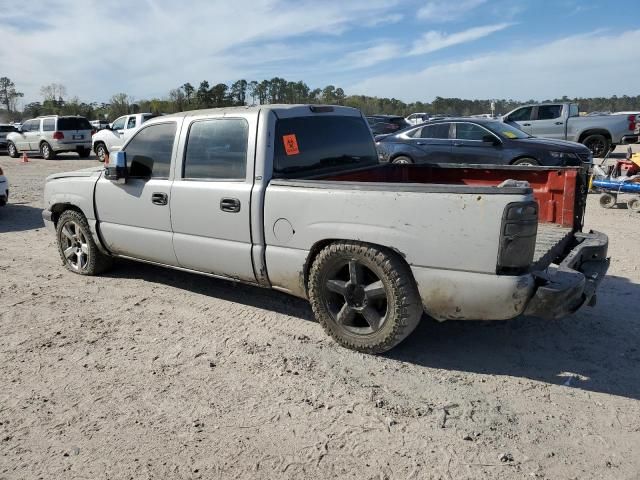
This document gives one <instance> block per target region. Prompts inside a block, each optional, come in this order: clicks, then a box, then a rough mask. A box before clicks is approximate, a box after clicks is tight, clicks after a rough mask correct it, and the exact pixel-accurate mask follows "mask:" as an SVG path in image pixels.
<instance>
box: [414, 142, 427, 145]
mask: <svg viewBox="0 0 640 480" xmlns="http://www.w3.org/2000/svg"><path fill="white" fill-rule="evenodd" d="M416 145H426V143H425V142H416Z"/></svg>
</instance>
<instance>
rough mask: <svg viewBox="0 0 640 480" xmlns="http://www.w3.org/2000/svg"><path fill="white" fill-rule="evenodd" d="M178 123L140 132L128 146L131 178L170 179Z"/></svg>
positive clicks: (148, 128) (157, 126) (157, 125)
mask: <svg viewBox="0 0 640 480" xmlns="http://www.w3.org/2000/svg"><path fill="white" fill-rule="evenodd" d="M175 137H176V123H175V122H171V123H159V124H156V125H150V126H148V127H147V128H143V129H142V130H140V131H139V132H138V133H137V134H136V136H135V137H133V138H132V139H131V141H130V142H129V143H128V144H127V146H126V147H125V149H124V151H125V152H126V153H127V163H128V164H129V176H130V177H133V178H169V171H170V168H171V153H172V152H173V142H174V140H175Z"/></svg>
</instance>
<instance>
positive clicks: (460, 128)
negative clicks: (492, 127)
mask: <svg viewBox="0 0 640 480" xmlns="http://www.w3.org/2000/svg"><path fill="white" fill-rule="evenodd" d="M487 135H490V134H489V132H487V131H486V130H485V129H484V128H482V127H481V126H479V125H476V124H475V123H456V139H458V140H476V141H479V142H481V141H482V139H483V138H484V137H485V136H487Z"/></svg>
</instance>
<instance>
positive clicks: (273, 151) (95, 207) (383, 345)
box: [42, 105, 608, 353]
mask: <svg viewBox="0 0 640 480" xmlns="http://www.w3.org/2000/svg"><path fill="white" fill-rule="evenodd" d="M509 179H511V180H509ZM545 179H546V180H545ZM527 180H531V181H532V183H531V184H529V183H528V182H527ZM534 180H535V181H534ZM586 182H587V178H586V174H583V169H581V168H578V167H573V168H571V167H569V168H560V169H557V168H556V169H554V168H544V167H530V168H528V169H526V168H523V169H513V168H511V167H502V169H501V168H500V167H495V168H493V169H489V170H488V169H487V168H485V167H483V168H477V169H473V168H469V167H465V168H460V167H450V168H444V167H443V168H434V167H432V166H430V165H422V166H420V165H400V166H393V165H380V164H379V163H378V160H377V155H376V149H375V145H374V143H373V140H372V137H371V134H370V131H369V128H368V126H367V124H366V123H365V121H364V119H363V118H362V116H361V114H360V112H359V111H358V110H355V109H352V108H347V107H338V106H323V105H288V106H270V105H263V106H259V107H253V108H237V107H236V108H226V109H212V110H201V111H194V112H183V113H179V114H174V115H169V116H165V117H160V118H155V119H153V120H150V121H148V122H146V123H145V124H144V125H142V126H141V127H140V129H138V130H137V131H136V132H135V133H134V135H133V136H132V137H131V138H130V139H129V140H127V142H126V143H125V145H124V146H123V148H122V149H121V151H118V152H114V153H113V154H112V155H110V159H109V163H108V165H107V168H106V169H105V168H103V167H102V166H100V167H96V168H93V169H85V170H80V171H76V172H67V173H57V174H54V175H51V176H49V177H48V178H47V180H46V183H45V188H44V204H45V210H44V211H43V213H42V216H43V219H44V221H45V223H46V225H47V227H49V228H51V229H53V230H54V231H55V232H56V233H55V234H56V238H57V242H58V253H59V254H60V258H61V259H62V263H63V265H64V266H65V267H66V268H67V269H69V270H70V271H72V272H74V273H77V274H81V275H95V274H98V273H100V272H102V271H104V270H106V269H107V268H108V267H109V266H110V264H111V262H112V260H113V259H114V258H118V257H123V258H130V259H136V260H140V261H144V262H150V263H154V264H158V265H162V266H166V267H171V268H177V269H181V270H187V271H191V272H196V273H202V274H205V275H209V276H213V277H219V278H226V279H231V280H233V281H240V282H246V283H249V284H254V285H258V286H262V287H267V288H274V289H277V290H280V291H283V292H287V293H289V294H292V295H295V296H298V297H302V298H308V299H309V300H310V302H311V305H312V308H313V312H314V315H315V317H316V318H317V319H318V320H319V322H320V324H321V325H322V326H323V328H324V329H325V330H326V332H327V333H328V334H329V335H331V336H332V337H333V338H334V339H336V340H337V341H338V342H339V343H340V344H342V345H344V346H346V347H348V348H353V349H355V350H359V351H362V352H369V353H379V352H383V351H386V350H389V349H390V348H392V347H393V346H394V345H396V344H398V343H399V342H400V341H402V339H404V338H405V337H406V336H407V335H408V334H409V333H410V332H411V331H412V330H413V329H414V328H415V327H416V325H417V324H418V322H419V321H420V318H421V316H422V313H423V311H426V312H427V313H429V314H430V315H432V316H433V317H435V318H437V319H440V320H446V319H469V320H471V319H475V320H488V319H503V320H506V319H509V318H513V317H516V316H518V315H520V314H522V313H525V312H526V313H527V314H533V315H539V316H543V317H548V318H556V317H560V316H563V315H567V314H569V313H571V312H573V311H575V310H576V309H577V308H579V307H580V306H581V305H582V304H585V303H592V301H593V300H595V298H594V292H595V289H596V287H597V285H598V283H599V282H600V281H601V280H602V278H603V276H604V273H605V272H606V270H607V266H608V261H607V259H606V251H607V244H608V240H607V238H606V236H605V235H603V234H599V233H593V232H592V233H581V230H582V219H583V215H584V208H585V205H586V202H585V199H586V188H585V185H586ZM532 186H534V187H535V190H534V189H532ZM536 199H537V202H536ZM203 206H205V207H206V208H203ZM416 212H420V215H419V216H418V217H419V218H418V217H416ZM538 222H541V223H538ZM537 230H539V231H541V232H545V233H544V235H542V237H541V238H540V241H537V236H536V231H537ZM436 231H437V235H434V232H436ZM551 262H557V265H558V267H557V269H558V272H559V273H558V274H557V276H554V275H550V274H549V273H548V272H547V268H548V267H549V265H550V264H551ZM114 308H116V309H117V308H119V307H118V303H117V302H116V303H115V304H114Z"/></svg>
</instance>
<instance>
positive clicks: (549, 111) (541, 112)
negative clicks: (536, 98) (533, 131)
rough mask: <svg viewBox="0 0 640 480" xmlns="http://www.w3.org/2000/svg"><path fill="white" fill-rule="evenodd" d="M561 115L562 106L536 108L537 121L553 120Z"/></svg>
mask: <svg viewBox="0 0 640 480" xmlns="http://www.w3.org/2000/svg"><path fill="white" fill-rule="evenodd" d="M561 115H562V105H541V106H539V107H538V118H537V120H553V119H554V118H560V116H561Z"/></svg>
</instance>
